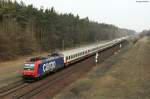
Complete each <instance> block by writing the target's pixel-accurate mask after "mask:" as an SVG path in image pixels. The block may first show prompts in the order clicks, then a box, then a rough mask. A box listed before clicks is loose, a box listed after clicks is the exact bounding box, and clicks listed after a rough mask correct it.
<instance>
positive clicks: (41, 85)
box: [1, 61, 90, 99]
mask: <svg viewBox="0 0 150 99" xmlns="http://www.w3.org/2000/svg"><path fill="white" fill-rule="evenodd" d="M81 62H82V61H81ZM77 64H78V63H77ZM82 68H83V67H82ZM79 70H81V66H69V67H67V68H66V69H63V70H60V72H56V73H54V74H52V75H51V76H49V77H46V78H45V79H42V80H40V81H37V82H33V83H25V84H22V85H21V86H17V84H16V85H15V86H16V88H13V89H12V90H11V91H8V90H9V89H10V88H8V90H6V89H5V90H6V91H7V92H5V94H2V95H1V99H28V98H31V97H33V96H34V95H37V94H39V93H41V92H42V91H43V90H44V89H45V88H48V87H52V86H53V84H56V83H57V82H60V81H62V80H63V79H65V78H68V77H69V76H70V75H72V74H75V73H77V72H78V71H79ZM89 70H90V69H89ZM20 83H21V82H20ZM18 85H19V83H18Z"/></svg>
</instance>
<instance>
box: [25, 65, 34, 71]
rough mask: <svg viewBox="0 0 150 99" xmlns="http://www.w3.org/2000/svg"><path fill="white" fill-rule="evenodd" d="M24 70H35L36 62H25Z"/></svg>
mask: <svg viewBox="0 0 150 99" xmlns="http://www.w3.org/2000/svg"><path fill="white" fill-rule="evenodd" d="M24 70H34V64H25V65H24Z"/></svg>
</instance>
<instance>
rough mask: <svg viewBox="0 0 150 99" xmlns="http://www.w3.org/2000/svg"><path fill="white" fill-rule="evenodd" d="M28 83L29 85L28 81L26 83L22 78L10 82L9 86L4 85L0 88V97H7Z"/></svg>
mask: <svg viewBox="0 0 150 99" xmlns="http://www.w3.org/2000/svg"><path fill="white" fill-rule="evenodd" d="M27 85H28V84H27V83H25V82H24V81H23V80H22V79H20V80H18V81H15V82H13V83H11V84H9V85H8V86H4V87H2V88H0V98H2V97H5V96H7V95H8V94H11V93H13V92H14V91H16V90H19V89H21V88H23V87H25V86H27Z"/></svg>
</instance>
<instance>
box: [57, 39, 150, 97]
mask: <svg viewBox="0 0 150 99" xmlns="http://www.w3.org/2000/svg"><path fill="white" fill-rule="evenodd" d="M130 47H131V48H130V49H129V50H128V49H124V50H121V52H120V53H119V54H116V55H114V56H112V57H110V58H109V59H107V60H105V61H104V62H103V63H102V64H100V65H98V66H97V67H94V68H93V70H92V71H91V72H89V73H88V74H87V75H86V76H85V77H84V78H82V79H79V80H77V81H76V82H74V83H73V84H71V85H70V86H69V87H67V88H65V89H64V90H62V91H61V93H59V94H58V95H57V96H55V97H54V99H150V83H149V82H150V76H149V74H150V37H144V38H142V39H140V40H139V41H138V42H137V43H135V45H133V46H130Z"/></svg>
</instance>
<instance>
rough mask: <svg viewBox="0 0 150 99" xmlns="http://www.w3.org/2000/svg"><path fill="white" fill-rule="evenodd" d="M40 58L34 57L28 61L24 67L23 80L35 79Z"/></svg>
mask: <svg viewBox="0 0 150 99" xmlns="http://www.w3.org/2000/svg"><path fill="white" fill-rule="evenodd" d="M40 60H41V59H40V57H34V58H31V59H30V60H28V61H27V62H26V63H25V64H24V66H23V71H22V75H23V78H24V79H34V78H37V77H38V76H37V65H38V64H40Z"/></svg>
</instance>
